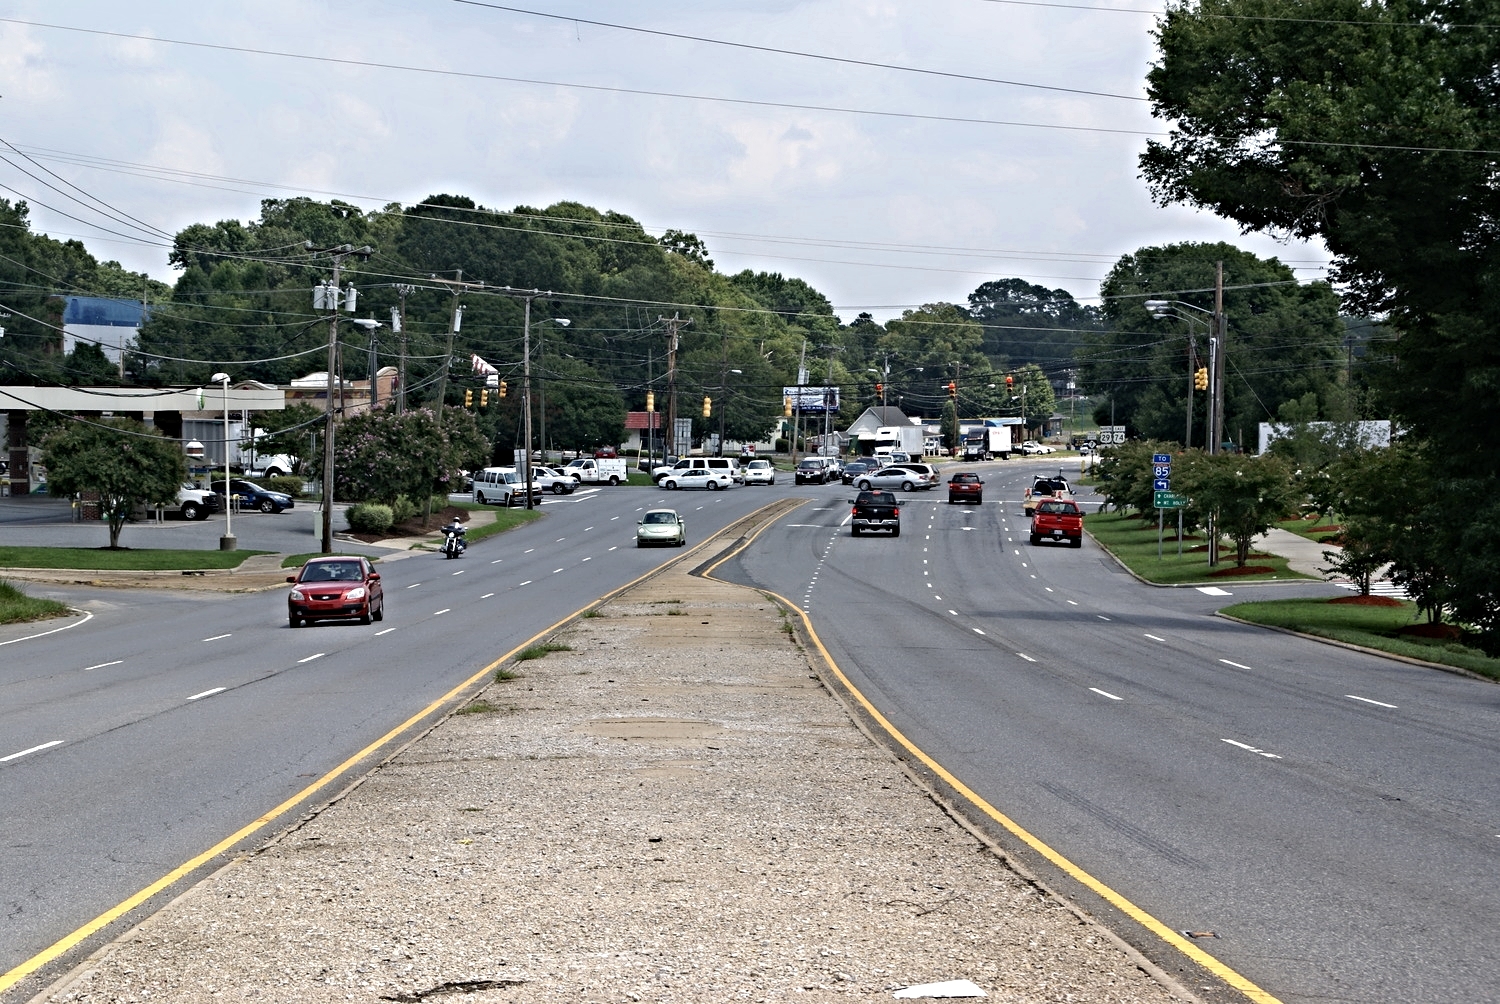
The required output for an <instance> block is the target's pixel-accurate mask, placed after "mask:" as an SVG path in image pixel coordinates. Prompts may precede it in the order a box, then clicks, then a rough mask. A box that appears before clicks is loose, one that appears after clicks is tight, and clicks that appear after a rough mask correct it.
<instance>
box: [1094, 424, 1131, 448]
mask: <svg viewBox="0 0 1500 1004" xmlns="http://www.w3.org/2000/svg"><path fill="white" fill-rule="evenodd" d="M1099 442H1100V443H1102V444H1108V445H1110V446H1119V445H1120V444H1122V443H1124V442H1125V426H1123V425H1101V426H1099Z"/></svg>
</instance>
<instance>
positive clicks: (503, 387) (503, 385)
mask: <svg viewBox="0 0 1500 1004" xmlns="http://www.w3.org/2000/svg"><path fill="white" fill-rule="evenodd" d="M508 390H510V388H509V387H508V386H506V383H505V381H504V380H501V381H500V396H501V397H504V396H505V392H506V391H508Z"/></svg>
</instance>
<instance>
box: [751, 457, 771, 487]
mask: <svg viewBox="0 0 1500 1004" xmlns="http://www.w3.org/2000/svg"><path fill="white" fill-rule="evenodd" d="M775 483H776V468H775V466H774V465H772V463H771V462H770V461H769V460H752V461H750V462H749V463H748V464H746V465H745V484H747V485H774V484H775Z"/></svg>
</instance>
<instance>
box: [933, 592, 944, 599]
mask: <svg viewBox="0 0 1500 1004" xmlns="http://www.w3.org/2000/svg"><path fill="white" fill-rule="evenodd" d="M932 598H933V599H935V600H940V599H942V597H941V596H939V595H938V594H937V593H933V594H932Z"/></svg>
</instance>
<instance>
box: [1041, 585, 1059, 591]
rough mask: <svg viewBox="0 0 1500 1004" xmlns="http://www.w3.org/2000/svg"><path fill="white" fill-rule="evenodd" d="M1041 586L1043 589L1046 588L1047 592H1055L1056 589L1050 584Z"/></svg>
mask: <svg viewBox="0 0 1500 1004" xmlns="http://www.w3.org/2000/svg"><path fill="white" fill-rule="evenodd" d="M1042 588H1043V589H1045V590H1047V592H1049V593H1055V592H1057V590H1055V589H1053V588H1052V587H1051V586H1043V587H1042Z"/></svg>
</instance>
